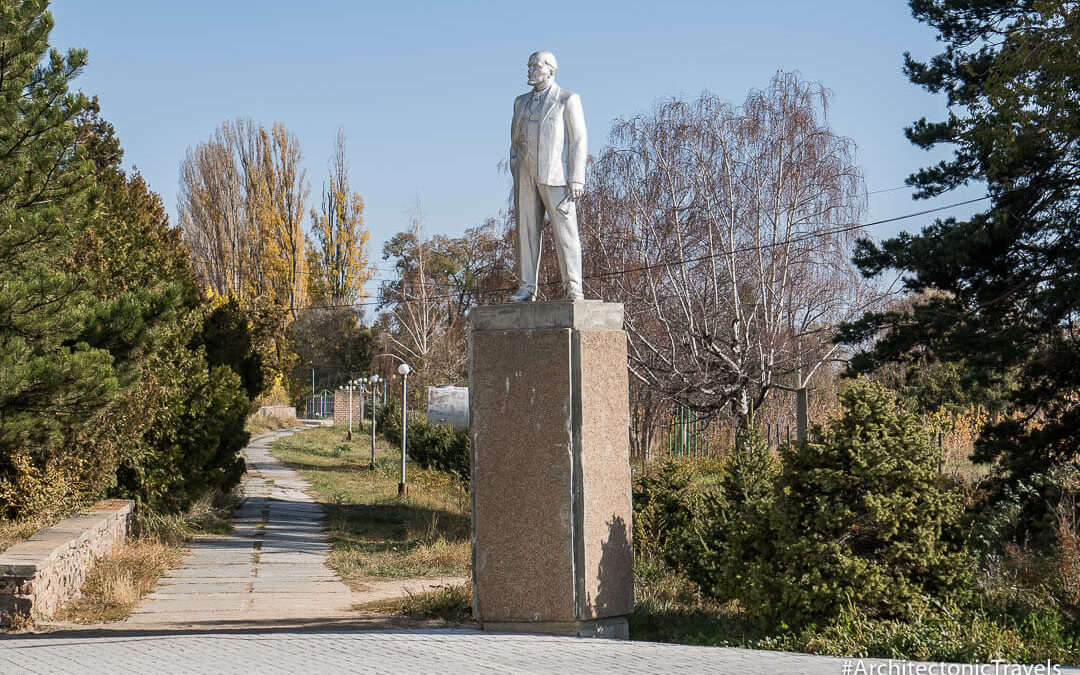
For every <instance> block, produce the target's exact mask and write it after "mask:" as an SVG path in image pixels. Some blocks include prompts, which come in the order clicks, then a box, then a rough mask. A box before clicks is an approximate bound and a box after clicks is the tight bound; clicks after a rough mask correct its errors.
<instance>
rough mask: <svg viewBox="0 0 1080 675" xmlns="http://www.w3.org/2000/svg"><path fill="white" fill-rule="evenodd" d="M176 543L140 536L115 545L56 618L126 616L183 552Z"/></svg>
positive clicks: (94, 619) (91, 619) (96, 620)
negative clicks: (76, 598) (77, 597)
mask: <svg viewBox="0 0 1080 675" xmlns="http://www.w3.org/2000/svg"><path fill="white" fill-rule="evenodd" d="M183 553H184V551H183V549H182V548H180V547H179V546H177V545H175V544H172V543H168V542H165V541H162V540H161V539H159V538H157V537H144V538H140V539H135V540H131V541H128V542H126V543H123V544H121V545H120V546H118V547H117V548H116V549H115V550H114V551H113V552H112V553H111V554H109V555H108V556H106V557H105V558H102V559H101V560H99V561H98V562H97V563H96V564H95V565H94V567H93V569H91V570H90V574H89V575H88V576H87V578H86V581H85V582H84V583H83V586H82V595H81V596H80V597H79V599H78V600H76V601H75V602H74V603H72V604H71V605H69V606H68V607H67V608H66V609H64V610H63V612H61V614H60V615H59V616H57V617H56V618H58V619H61V620H64V621H73V622H75V623H101V622H104V621H119V620H121V619H126V618H127V617H128V616H130V615H131V612H132V611H133V610H134V609H135V607H136V606H138V604H139V601H140V600H142V598H143V596H145V595H146V594H147V593H149V592H150V591H152V590H154V587H155V586H156V585H157V582H158V579H159V578H160V577H161V575H162V574H164V573H165V571H166V570H167V569H169V568H171V567H175V566H176V565H177V564H179V562H180V558H181V557H182V556H183Z"/></svg>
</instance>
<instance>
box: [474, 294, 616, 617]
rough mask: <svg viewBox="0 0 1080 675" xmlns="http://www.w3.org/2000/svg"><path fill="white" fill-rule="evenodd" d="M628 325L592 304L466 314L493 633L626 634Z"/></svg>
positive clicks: (484, 592) (482, 565) (482, 570)
mask: <svg viewBox="0 0 1080 675" xmlns="http://www.w3.org/2000/svg"><path fill="white" fill-rule="evenodd" d="M622 319H623V308H622V305H621V304H615V303H604V302H601V301H599V300H578V301H567V302H525V303H517V304H512V305H493V306H487V307H477V308H475V309H473V310H472V312H471V321H472V334H471V338H470V342H469V369H470V389H469V396H470V410H471V435H472V502H473V508H472V514H473V515H472V518H473V520H472V523H473V528H472V533H473V611H474V616H475V617H476V619H477V621H479V622H480V624H481V626H483V627H484V628H485V629H487V630H496V631H521V632H541V633H560V634H571V635H597V636H610V637H627V634H628V630H627V616H628V615H629V614H630V613H631V612H632V610H633V592H634V583H633V579H634V575H633V549H632V546H631V539H630V537H631V513H632V509H631V493H630V463H629V385H628V382H627V371H626V334H625V333H624V332H623V331H622Z"/></svg>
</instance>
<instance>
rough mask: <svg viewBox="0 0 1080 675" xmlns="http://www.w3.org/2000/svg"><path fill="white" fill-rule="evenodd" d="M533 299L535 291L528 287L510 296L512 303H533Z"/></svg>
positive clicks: (523, 287)
mask: <svg viewBox="0 0 1080 675" xmlns="http://www.w3.org/2000/svg"><path fill="white" fill-rule="evenodd" d="M532 299H533V290H532V289H531V288H529V287H528V286H522V287H521V288H519V289H518V290H517V293H514V294H513V295H511V296H510V300H511V301H512V302H531V301H532Z"/></svg>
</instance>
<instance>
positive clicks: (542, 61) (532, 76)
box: [529, 52, 559, 88]
mask: <svg viewBox="0 0 1080 675" xmlns="http://www.w3.org/2000/svg"><path fill="white" fill-rule="evenodd" d="M558 69H559V64H558V63H556V62H555V55H554V54H552V53H551V52H533V53H532V54H531V55H530V56H529V84H530V85H532V86H534V87H536V86H539V87H541V88H543V87H546V86H547V85H549V84H551V83H552V82H553V81H554V80H555V72H556V71H557V70H558Z"/></svg>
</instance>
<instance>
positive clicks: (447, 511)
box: [273, 425, 472, 589]
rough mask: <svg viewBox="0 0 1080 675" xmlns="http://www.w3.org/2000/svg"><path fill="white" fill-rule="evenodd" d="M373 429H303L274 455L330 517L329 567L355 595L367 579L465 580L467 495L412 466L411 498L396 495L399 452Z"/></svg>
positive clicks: (469, 554) (468, 563) (281, 442)
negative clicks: (295, 472) (298, 475)
mask: <svg viewBox="0 0 1080 675" xmlns="http://www.w3.org/2000/svg"><path fill="white" fill-rule="evenodd" d="M370 430H371V427H370V426H369V425H365V426H364V427H363V428H360V429H357V430H354V435H353V438H354V440H353V441H352V442H351V443H350V442H347V441H345V431H344V430H342V429H341V428H336V427H319V428H313V429H306V430H303V431H301V432H298V433H296V434H294V435H292V436H289V437H287V438H283V439H280V440H278V441H276V442H275V443H274V446H273V453H274V455H275V456H277V457H278V458H280V459H281V460H282V461H284V462H285V463H286V464H288V465H289V466H291V467H292V468H294V469H296V470H298V471H299V472H300V473H301V474H302V475H303V476H304V478H306V479H307V480H308V481H309V482H310V483H311V484H312V487H313V493H314V496H316V498H318V499H319V501H321V502H322V503H323V504H324V506H325V508H326V512H327V520H326V526H327V531H328V534H329V535H330V539H331V542H332V543H333V550H332V552H331V554H330V566H331V567H333V568H334V569H335V570H336V571H337V572H338V573H339V574H340V575H341V576H342V578H343V579H345V580H346V582H348V583H349V584H350V585H351V586H352V587H353V588H357V589H359V588H361V587H362V586H363V582H364V580H365V579H372V578H410V577H426V578H433V577H445V576H467V575H468V574H469V571H470V569H471V566H472V547H471V543H470V527H469V509H470V502H469V494H468V492H467V491H466V490H465V489H464V488H463V487H462V486H461V485H460V484H459V483H457V482H455V481H454V479H453V478H451V477H450V476H449V475H447V474H444V473H440V472H437V471H423V470H420V469H419V468H417V467H416V466H414V465H413V464H411V463H410V464H409V466H408V469H407V480H408V483H409V497H408V499H406V500H402V499H399V498H398V496H397V484H398V480H399V474H398V472H399V470H400V465H399V462H400V454H399V453H400V450H399V449H398V448H396V447H390V445H389V444H388V443H387V442H386V441H385V440H384V439H382V438H381V437H380V438H379V439H377V443H376V453H375V469H374V470H371V469H370V468H369V465H370V463H371V436H370V434H371V431H370Z"/></svg>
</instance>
